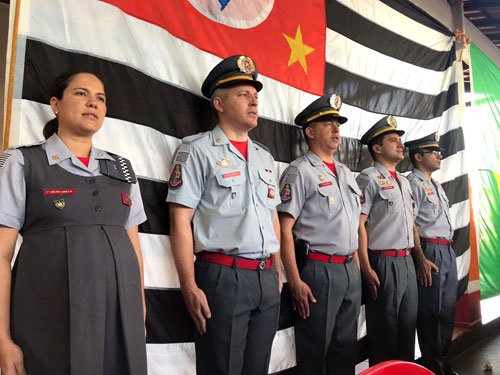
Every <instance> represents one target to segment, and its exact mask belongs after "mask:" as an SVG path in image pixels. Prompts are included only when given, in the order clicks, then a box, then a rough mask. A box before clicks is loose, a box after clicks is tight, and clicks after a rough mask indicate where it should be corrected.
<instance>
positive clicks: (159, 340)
mask: <svg viewBox="0 0 500 375" xmlns="http://www.w3.org/2000/svg"><path fill="white" fill-rule="evenodd" d="M145 297H146V311H147V317H146V329H147V339H146V341H147V343H148V344H172V343H180V342H193V341H194V324H193V321H192V320H191V317H190V316H189V313H188V312H187V310H186V307H185V305H184V300H183V298H182V294H181V291H180V290H179V289H146V290H145ZM293 314H294V311H293V309H292V302H291V299H290V292H289V290H288V284H287V283H285V284H283V290H282V292H281V307H280V318H279V323H278V330H282V329H286V328H289V327H291V326H292V325H293ZM165 322H168V324H165Z"/></svg>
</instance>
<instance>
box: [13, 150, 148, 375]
mask: <svg viewBox="0 0 500 375" xmlns="http://www.w3.org/2000/svg"><path fill="white" fill-rule="evenodd" d="M21 151H22V153H23V156H24V161H25V182H26V215H25V222H24V226H23V228H22V230H21V234H22V235H23V244H22V246H21V249H20V252H19V255H18V258H17V259H16V263H15V266H14V270H13V277H12V303H11V332H12V337H13V339H14V341H15V342H16V343H17V344H18V345H19V346H20V347H21V349H22V350H23V353H24V361H25V368H26V370H27V373H28V374H30V375H39V374H43V375H45V374H50V375H68V374H71V375H104V374H105V375H109V374H130V375H145V374H146V373H147V370H146V352H145V340H144V322H143V311H142V295H141V282H140V272H139V265H138V262H137V257H136V255H135V252H134V249H133V247H132V244H131V243H130V240H129V237H128V235H127V232H126V230H125V228H124V225H125V222H126V220H127V217H128V212H129V210H130V206H129V205H127V203H128V202H127V197H128V194H129V192H130V184H128V183H127V182H124V181H120V180H118V179H114V178H110V177H108V176H97V177H82V176H78V175H76V174H72V173H70V172H67V171H66V170H64V169H63V168H61V167H60V166H59V165H53V166H49V165H48V163H47V156H46V153H45V151H44V150H43V149H42V148H41V147H39V146H35V147H26V148H21ZM50 190H52V191H51V192H50ZM64 190H66V191H64ZM54 191H55V192H54ZM57 193H60V194H57ZM122 194H127V195H122ZM132 204H133V202H132Z"/></svg>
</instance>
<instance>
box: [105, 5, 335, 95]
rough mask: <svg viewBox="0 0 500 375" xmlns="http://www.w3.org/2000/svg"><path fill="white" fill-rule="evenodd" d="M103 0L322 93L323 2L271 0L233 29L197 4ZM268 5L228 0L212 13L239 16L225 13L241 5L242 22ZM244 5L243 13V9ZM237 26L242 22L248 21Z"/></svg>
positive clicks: (289, 82)
mask: <svg viewBox="0 0 500 375" xmlns="http://www.w3.org/2000/svg"><path fill="white" fill-rule="evenodd" d="M101 1H103V2H106V3H109V4H111V5H114V6H116V7H117V8H119V9H121V10H122V11H123V12H125V13H127V14H129V15H131V16H133V17H136V18H138V19H141V20H143V21H146V22H148V23H152V24H154V25H157V26H159V27H161V28H163V29H165V30H167V31H168V32H169V33H170V34H172V35H174V36H175V37H177V38H179V39H182V40H184V41H186V42H188V43H190V44H192V45H194V46H196V47H197V48H199V49H201V50H203V51H206V52H209V53H212V54H214V55H217V56H219V57H221V58H226V57H229V56H231V55H238V54H246V55H248V56H250V57H251V58H252V59H254V60H255V61H256V63H257V67H258V71H259V72H260V73H262V74H263V75H265V76H267V77H270V78H273V79H276V80H278V81H280V82H283V83H285V84H287V85H290V86H293V87H295V88H298V89H300V90H303V91H307V92H310V93H312V94H316V95H322V94H323V88H324V75H325V42H326V15H325V2H324V0H293V1H289V0H274V4H273V7H272V9H271V11H270V12H269V14H268V15H267V18H265V19H264V21H262V22H261V23H259V24H257V25H256V26H253V27H250V28H237V27H231V26H227V25H225V24H222V23H219V22H216V21H213V20H211V19H210V18H208V17H207V16H205V15H204V14H202V13H201V12H200V11H198V10H197V9H196V8H194V7H193V6H192V5H191V3H190V2H194V3H196V2H197V1H196V0H189V1H188V0H149V1H139V0H101ZM272 1H273V0H267V1H265V0H262V1H260V2H256V3H253V2H241V1H236V0H232V1H230V2H229V4H228V5H227V7H226V8H225V9H224V10H220V8H217V9H215V10H210V11H212V12H213V11H215V16H220V17H224V16H227V15H228V14H232V15H235V14H238V12H236V13H235V12H233V13H228V12H229V11H232V10H234V9H235V8H238V7H239V8H241V12H240V13H239V14H240V17H241V18H245V17H244V16H245V14H246V13H248V12H250V11H252V13H258V11H259V10H258V9H255V8H258V7H259V6H262V7H264V5H266V4H271V3H272ZM198 3H199V2H198ZM259 4H260V5H259ZM262 4H264V5H262ZM197 6H198V7H200V5H197ZM245 6H246V7H247V9H244V8H243V7H245ZM201 7H202V6H201ZM231 7H232V8H231ZM208 12H209V11H208ZM217 12H218V13H217ZM235 22H237V23H238V22H239V23H240V24H241V23H243V24H244V23H245V22H246V20H242V19H238V20H235Z"/></svg>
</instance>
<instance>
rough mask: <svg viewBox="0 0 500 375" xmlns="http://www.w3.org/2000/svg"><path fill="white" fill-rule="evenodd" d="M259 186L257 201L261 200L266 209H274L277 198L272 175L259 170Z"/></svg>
mask: <svg viewBox="0 0 500 375" xmlns="http://www.w3.org/2000/svg"><path fill="white" fill-rule="evenodd" d="M259 185H260V186H259V187H258V192H259V199H262V202H263V203H265V204H266V205H267V207H270V208H274V207H276V206H277V205H278V203H279V201H278V199H279V197H278V191H277V187H276V181H275V180H274V175H273V174H272V173H271V172H266V170H265V169H264V170H261V169H259Z"/></svg>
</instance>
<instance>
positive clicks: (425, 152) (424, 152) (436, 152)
mask: <svg viewBox="0 0 500 375" xmlns="http://www.w3.org/2000/svg"><path fill="white" fill-rule="evenodd" d="M420 153H422V154H431V155H442V154H441V151H437V150H432V151H420Z"/></svg>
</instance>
